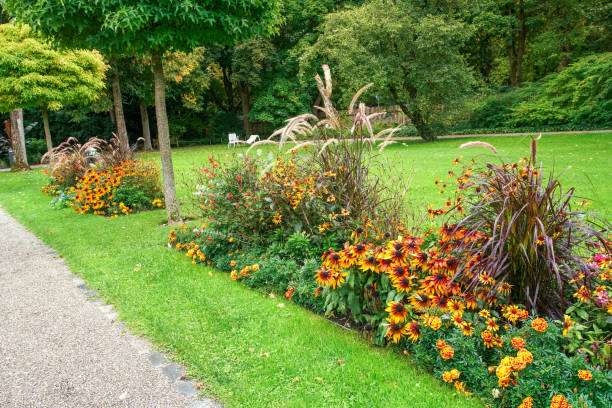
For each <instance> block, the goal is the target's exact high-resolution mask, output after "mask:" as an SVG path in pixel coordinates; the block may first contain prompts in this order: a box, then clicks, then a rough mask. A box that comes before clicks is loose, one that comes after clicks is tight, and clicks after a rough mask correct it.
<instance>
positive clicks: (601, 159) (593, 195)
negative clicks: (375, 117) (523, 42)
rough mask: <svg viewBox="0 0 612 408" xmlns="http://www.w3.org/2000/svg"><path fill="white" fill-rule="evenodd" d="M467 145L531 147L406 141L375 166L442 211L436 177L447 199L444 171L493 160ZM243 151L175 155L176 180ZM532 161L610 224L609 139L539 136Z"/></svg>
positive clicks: (514, 142)
mask: <svg viewBox="0 0 612 408" xmlns="http://www.w3.org/2000/svg"><path fill="white" fill-rule="evenodd" d="M470 140H484V141H486V142H488V143H491V144H493V145H494V146H495V147H496V148H497V150H498V151H499V153H500V155H501V156H502V157H503V158H504V159H506V160H517V159H520V158H522V157H526V156H528V155H529V151H530V142H531V139H530V138H529V137H518V136H500V137H488V138H485V137H482V138H474V139H446V140H439V141H437V142H436V143H422V142H412V141H411V142H406V143H403V144H400V143H398V144H393V145H390V146H388V147H387V148H386V149H385V150H384V154H383V155H382V156H381V157H380V158H379V160H382V161H385V162H386V163H387V164H388V165H390V166H391V168H393V169H394V170H395V171H396V172H398V173H401V174H404V175H405V176H406V178H407V179H408V180H410V187H411V189H410V191H409V193H408V199H409V200H410V201H411V202H412V203H414V206H415V207H417V208H424V207H426V206H427V205H428V204H429V203H432V204H433V205H434V206H439V207H441V206H443V205H444V201H445V198H446V195H440V193H439V191H438V189H436V187H435V186H434V180H435V178H436V176H438V177H439V179H440V181H441V182H447V183H448V185H449V189H448V190H447V193H450V192H451V189H450V186H452V185H453V183H454V179H449V178H448V171H449V170H453V171H454V172H455V173H459V172H460V170H461V168H460V166H453V165H452V161H453V160H455V159H456V158H458V157H459V156H463V160H462V162H463V163H464V164H470V163H469V160H470V159H471V158H480V159H482V158H483V157H484V158H487V159H491V160H495V159H496V158H495V157H494V156H493V155H492V154H491V152H490V151H489V150H486V149H483V148H468V149H463V150H460V149H459V146H460V145H461V144H463V143H465V142H468V141H470ZM262 150H263V151H264V152H268V151H272V150H273V148H271V147H270V146H269V145H264V146H262ZM245 151H246V147H240V148H235V149H231V150H230V149H227V147H226V146H221V145H216V146H200V147H191V148H181V149H175V151H174V154H173V158H174V165H175V168H176V169H177V173H178V176H177V180H184V179H185V178H188V177H189V175H190V170H189V169H190V168H193V167H197V166H200V167H203V166H206V165H207V163H208V157H209V156H211V155H214V156H215V157H217V158H220V159H223V158H225V157H226V156H228V155H235V154H238V153H244V152H245ZM252 153H253V154H254V152H253V151H252ZM143 157H145V158H152V159H157V154H156V153H149V154H146V155H143ZM537 157H538V160H539V161H542V163H543V166H544V171H545V172H546V173H549V172H551V171H553V172H554V173H555V174H559V173H561V172H563V171H564V170H566V169H567V168H568V167H571V168H570V169H568V170H567V172H566V173H565V174H564V175H563V176H562V181H563V186H564V187H565V188H566V189H567V188H569V187H576V192H577V194H578V195H580V196H583V197H585V198H588V199H589V200H590V201H592V204H591V205H590V206H589V207H588V209H589V210H591V211H596V212H599V213H600V214H601V215H603V216H605V217H607V218H608V219H612V205H611V204H610V203H611V201H612V183H610V182H609V178H610V176H612V133H585V134H579V135H544V136H542V140H540V141H539V142H538V155H537ZM179 184H180V185H179V194H181V195H183V196H186V195H187V194H188V193H189V192H188V191H187V189H186V188H185V186H184V185H182V183H179Z"/></svg>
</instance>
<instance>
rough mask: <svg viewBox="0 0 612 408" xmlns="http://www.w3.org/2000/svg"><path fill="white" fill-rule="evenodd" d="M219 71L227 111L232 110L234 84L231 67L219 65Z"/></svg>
mask: <svg viewBox="0 0 612 408" xmlns="http://www.w3.org/2000/svg"><path fill="white" fill-rule="evenodd" d="M221 73H222V76H223V88H224V89H225V96H226V97H227V111H228V112H233V111H234V86H233V85H232V80H231V77H232V67H221Z"/></svg>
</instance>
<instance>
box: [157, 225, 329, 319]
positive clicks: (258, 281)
mask: <svg viewBox="0 0 612 408" xmlns="http://www.w3.org/2000/svg"><path fill="white" fill-rule="evenodd" d="M304 238H305V236H304V235H303V234H301V233H296V234H294V237H293V239H291V241H292V243H288V245H287V246H286V248H285V247H283V249H282V251H283V252H285V251H287V252H288V253H289V254H293V255H294V256H296V255H298V254H305V253H307V252H309V250H306V248H307V245H306V242H307V239H306V240H305V239H304ZM244 244H245V243H244V242H239V241H237V240H234V239H233V238H232V237H230V236H228V235H227V234H226V233H223V232H219V231H216V230H214V228H211V227H207V226H202V227H187V226H186V225H182V226H181V227H180V228H178V229H176V230H172V231H171V232H170V236H169V242H168V246H170V247H172V248H175V249H177V250H179V251H184V252H185V255H186V256H187V257H190V258H191V259H192V262H193V263H204V262H205V263H206V264H208V265H213V266H216V267H218V268H219V269H221V270H224V271H226V272H230V276H231V277H232V279H235V280H241V281H242V282H243V283H245V284H246V285H248V286H250V287H252V288H256V289H262V290H265V291H268V292H270V293H273V294H274V293H276V294H277V295H279V296H282V295H284V296H285V297H286V298H287V299H291V300H293V301H294V302H296V303H297V304H299V305H301V306H303V307H306V308H308V309H310V310H313V311H315V312H319V313H320V312H322V310H323V303H322V299H321V297H316V296H314V295H315V292H316V288H317V284H316V282H314V280H313V279H312V276H313V275H314V273H315V270H316V269H317V265H318V261H317V260H316V259H313V258H300V259H291V258H288V257H284V256H280V255H279V254H277V253H274V251H273V250H272V248H273V247H270V248H268V249H267V250H264V251H262V250H261V248H260V247H256V246H255V247H253V246H251V247H249V246H244Z"/></svg>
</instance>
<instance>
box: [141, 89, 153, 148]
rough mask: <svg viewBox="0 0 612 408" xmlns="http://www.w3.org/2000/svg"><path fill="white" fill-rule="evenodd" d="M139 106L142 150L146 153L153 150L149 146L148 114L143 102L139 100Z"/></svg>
mask: <svg viewBox="0 0 612 408" xmlns="http://www.w3.org/2000/svg"><path fill="white" fill-rule="evenodd" d="M138 104H139V106H140V119H141V121H142V137H143V139H144V149H145V151H147V152H150V151H151V150H153V146H152V145H151V129H149V112H148V111H147V107H146V105H145V104H144V101H143V100H142V99H141V100H140V101H139V103H138Z"/></svg>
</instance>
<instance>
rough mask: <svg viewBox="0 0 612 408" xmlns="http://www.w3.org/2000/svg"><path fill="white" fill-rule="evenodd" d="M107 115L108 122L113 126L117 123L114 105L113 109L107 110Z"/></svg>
mask: <svg viewBox="0 0 612 408" xmlns="http://www.w3.org/2000/svg"><path fill="white" fill-rule="evenodd" d="M108 115H109V116H110V121H111V122H112V123H113V125H114V124H115V123H117V120H116V119H115V105H114V104H113V107H112V108H110V109H109V110H108Z"/></svg>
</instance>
